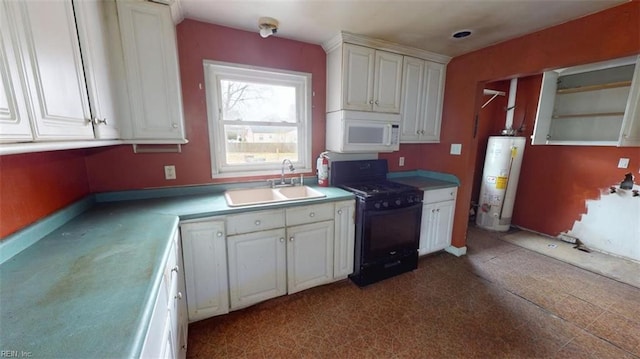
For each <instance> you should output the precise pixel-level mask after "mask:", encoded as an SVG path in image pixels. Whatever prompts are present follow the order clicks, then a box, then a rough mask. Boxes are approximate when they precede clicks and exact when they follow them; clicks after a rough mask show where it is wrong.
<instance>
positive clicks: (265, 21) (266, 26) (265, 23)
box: [258, 17, 278, 38]
mask: <svg viewBox="0 0 640 359" xmlns="http://www.w3.org/2000/svg"><path fill="white" fill-rule="evenodd" d="M258 28H259V29H260V36H262V37H263V38H267V37H269V36H271V35H273V34H275V33H276V32H278V20H276V19H274V18H272V17H261V18H260V19H258Z"/></svg>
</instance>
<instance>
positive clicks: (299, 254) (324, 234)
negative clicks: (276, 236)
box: [287, 220, 334, 294]
mask: <svg viewBox="0 0 640 359" xmlns="http://www.w3.org/2000/svg"><path fill="white" fill-rule="evenodd" d="M333 231H334V229H333V220H330V221H324V222H317V223H311V224H304V225H301V226H295V227H291V228H287V237H288V238H289V242H288V243H287V292H288V293H289V294H292V293H296V292H300V291H302V290H305V289H309V288H312V287H316V286H319V285H322V284H325V283H329V282H331V281H332V280H333Z"/></svg>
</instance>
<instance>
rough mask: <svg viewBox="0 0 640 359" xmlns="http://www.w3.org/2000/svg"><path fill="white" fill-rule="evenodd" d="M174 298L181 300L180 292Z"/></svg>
mask: <svg viewBox="0 0 640 359" xmlns="http://www.w3.org/2000/svg"><path fill="white" fill-rule="evenodd" d="M174 298H175V299H182V292H178V294H176V296H175V297H174Z"/></svg>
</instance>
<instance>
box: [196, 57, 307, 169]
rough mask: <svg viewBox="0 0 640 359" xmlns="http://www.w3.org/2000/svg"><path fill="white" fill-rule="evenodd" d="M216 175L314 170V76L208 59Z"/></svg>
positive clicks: (211, 142) (213, 159)
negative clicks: (286, 165)
mask: <svg viewBox="0 0 640 359" xmlns="http://www.w3.org/2000/svg"><path fill="white" fill-rule="evenodd" d="M204 71H205V85H206V93H207V113H208V120H209V142H210V145H211V169H212V176H213V177H232V176H233V177H236V176H243V175H245V176H246V175H265V174H276V173H277V174H280V170H281V168H282V161H283V160H285V159H289V160H290V161H291V162H292V163H293V165H294V167H295V168H296V172H297V173H302V172H310V171H311V74H308V73H301V72H292V71H283V70H276V69H268V68H259V67H252V66H244V65H237V64H230V63H221V62H215V61H208V60H205V61H204Z"/></svg>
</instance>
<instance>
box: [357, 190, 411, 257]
mask: <svg viewBox="0 0 640 359" xmlns="http://www.w3.org/2000/svg"><path fill="white" fill-rule="evenodd" d="M363 219H364V221H363V234H364V236H363V238H362V249H363V251H362V257H363V258H362V259H363V262H364V263H371V262H375V261H376V260H378V259H381V258H389V257H393V256H395V255H402V254H406V253H408V252H410V251H417V250H418V246H419V245H420V222H421V220H422V203H416V204H414V205H411V206H408V207H404V208H393V209H387V210H365V211H364V218H363Z"/></svg>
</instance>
